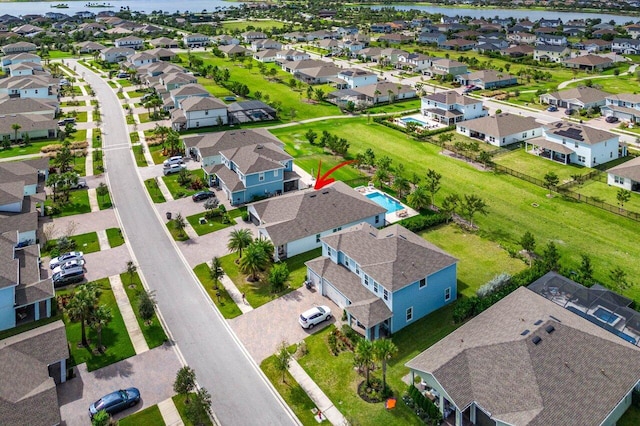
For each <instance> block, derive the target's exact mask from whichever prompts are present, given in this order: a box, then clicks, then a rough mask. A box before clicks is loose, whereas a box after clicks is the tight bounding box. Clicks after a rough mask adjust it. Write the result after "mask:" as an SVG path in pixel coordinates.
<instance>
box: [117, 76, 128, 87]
mask: <svg viewBox="0 0 640 426" xmlns="http://www.w3.org/2000/svg"><path fill="white" fill-rule="evenodd" d="M116 81H117V82H118V84H119V85H120V86H122V87H131V86H132V84H131V82H130V81H129V80H127V79H125V78H119V79H118V80H116Z"/></svg>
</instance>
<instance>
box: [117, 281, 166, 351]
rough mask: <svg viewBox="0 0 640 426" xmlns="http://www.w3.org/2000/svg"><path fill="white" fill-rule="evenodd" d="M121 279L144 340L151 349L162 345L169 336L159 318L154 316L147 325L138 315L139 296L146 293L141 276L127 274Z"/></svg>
mask: <svg viewBox="0 0 640 426" xmlns="http://www.w3.org/2000/svg"><path fill="white" fill-rule="evenodd" d="M120 279H121V280H122V285H123V287H124V291H125V292H126V293H127V297H128V298H129V303H131V307H132V308H133V313H134V314H135V316H136V319H137V320H138V325H139V326H140V330H142V334H143V335H144V340H146V341H147V345H148V346H149V349H153V348H155V347H158V346H160V345H162V344H163V343H164V342H166V341H167V335H166V334H165V332H164V329H163V328H162V324H160V320H159V319H158V316H157V315H154V316H153V318H152V319H151V321H150V322H149V323H146V322H145V321H144V320H143V319H142V318H140V315H139V314H138V304H139V294H140V293H141V292H144V291H145V290H144V287H143V286H142V281H140V276H139V275H138V273H137V272H136V273H135V274H133V277H130V276H129V274H128V273H126V272H125V273H122V274H120Z"/></svg>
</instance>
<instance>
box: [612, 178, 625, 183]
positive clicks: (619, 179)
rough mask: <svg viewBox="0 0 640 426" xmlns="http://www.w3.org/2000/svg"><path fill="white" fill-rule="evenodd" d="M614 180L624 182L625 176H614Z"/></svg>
mask: <svg viewBox="0 0 640 426" xmlns="http://www.w3.org/2000/svg"><path fill="white" fill-rule="evenodd" d="M613 181H614V182H615V183H619V184H624V178H623V177H622V176H614V177H613Z"/></svg>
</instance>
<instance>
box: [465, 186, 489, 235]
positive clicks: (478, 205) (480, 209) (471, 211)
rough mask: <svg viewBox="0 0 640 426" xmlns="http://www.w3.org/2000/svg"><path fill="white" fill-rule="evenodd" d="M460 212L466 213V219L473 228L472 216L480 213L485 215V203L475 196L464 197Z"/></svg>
mask: <svg viewBox="0 0 640 426" xmlns="http://www.w3.org/2000/svg"><path fill="white" fill-rule="evenodd" d="M462 211H463V212H465V213H466V216H467V219H469V222H470V224H471V227H472V228H473V216H474V215H475V214H476V213H481V214H483V215H486V214H487V203H485V202H484V200H483V199H482V198H480V197H478V196H477V195H475V194H472V195H466V194H465V196H464V201H463V203H462Z"/></svg>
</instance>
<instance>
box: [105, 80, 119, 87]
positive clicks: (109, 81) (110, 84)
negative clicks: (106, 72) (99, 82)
mask: <svg viewBox="0 0 640 426" xmlns="http://www.w3.org/2000/svg"><path fill="white" fill-rule="evenodd" d="M107 84H108V85H109V86H111V88H112V89H117V88H118V85H117V84H116V82H115V81H112V80H107Z"/></svg>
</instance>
